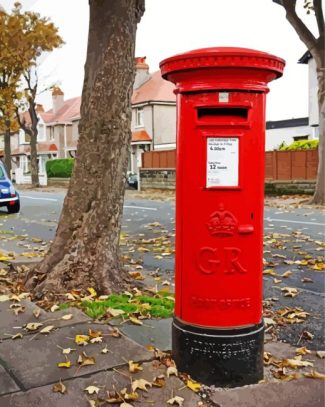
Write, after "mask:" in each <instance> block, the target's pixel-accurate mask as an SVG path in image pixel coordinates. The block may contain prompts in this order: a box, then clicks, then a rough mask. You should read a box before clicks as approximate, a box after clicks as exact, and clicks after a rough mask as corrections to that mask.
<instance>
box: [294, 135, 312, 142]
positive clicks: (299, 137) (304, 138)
mask: <svg viewBox="0 0 325 407" xmlns="http://www.w3.org/2000/svg"><path fill="white" fill-rule="evenodd" d="M293 140H294V141H300V140H308V136H297V137H294V138H293Z"/></svg>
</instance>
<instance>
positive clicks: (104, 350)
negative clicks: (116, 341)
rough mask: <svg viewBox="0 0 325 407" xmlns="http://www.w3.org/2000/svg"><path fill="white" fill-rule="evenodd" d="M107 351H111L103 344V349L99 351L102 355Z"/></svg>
mask: <svg viewBox="0 0 325 407" xmlns="http://www.w3.org/2000/svg"><path fill="white" fill-rule="evenodd" d="M108 352H110V353H112V352H111V351H110V350H109V349H108V348H107V346H105V348H103V349H102V350H101V351H100V353H103V354H104V355H105V354H106V353H108Z"/></svg>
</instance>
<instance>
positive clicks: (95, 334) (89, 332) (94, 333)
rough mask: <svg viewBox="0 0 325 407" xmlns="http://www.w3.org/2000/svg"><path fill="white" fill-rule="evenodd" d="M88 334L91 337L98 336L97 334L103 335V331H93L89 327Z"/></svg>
mask: <svg viewBox="0 0 325 407" xmlns="http://www.w3.org/2000/svg"><path fill="white" fill-rule="evenodd" d="M88 334H89V336H90V337H91V338H98V337H99V336H103V333H102V332H101V331H94V330H93V329H89V330H88Z"/></svg>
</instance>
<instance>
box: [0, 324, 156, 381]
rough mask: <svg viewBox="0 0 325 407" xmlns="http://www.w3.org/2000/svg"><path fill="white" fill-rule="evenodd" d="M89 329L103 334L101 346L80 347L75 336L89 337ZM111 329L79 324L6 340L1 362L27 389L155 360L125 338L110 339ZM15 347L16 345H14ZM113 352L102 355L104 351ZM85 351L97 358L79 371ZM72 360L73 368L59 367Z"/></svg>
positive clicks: (1, 347) (1, 351) (1, 345)
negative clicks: (65, 351) (80, 357)
mask: <svg viewBox="0 0 325 407" xmlns="http://www.w3.org/2000/svg"><path fill="white" fill-rule="evenodd" d="M89 329H92V330H95V331H101V332H102V335H103V341H102V343H95V344H89V345H87V346H78V345H77V344H76V343H75V341H74V339H75V336H76V335H87V334H88V331H89ZM111 329H112V328H111V327H109V326H107V325H101V324H87V323H84V324H80V325H76V326H68V327H63V328H59V329H58V330H56V331H55V332H53V333H50V334H48V335H43V334H39V335H37V336H36V337H34V336H31V335H29V336H25V337H24V338H23V339H19V340H15V341H14V342H13V341H11V340H10V341H4V342H3V343H1V344H0V360H1V359H2V360H3V361H5V364H6V366H7V367H8V369H9V370H10V372H11V374H12V375H13V377H15V378H17V380H18V381H19V382H20V383H22V385H23V386H24V388H25V389H29V388H31V387H38V386H42V385H45V384H48V383H54V382H56V381H59V379H60V378H61V379H62V380H65V379H67V378H72V377H77V376H83V375H87V374H90V373H93V372H98V371H101V370H106V369H110V368H113V367H116V366H120V365H123V364H125V363H126V361H127V360H129V359H132V360H134V361H145V360H150V359H151V358H152V353H150V352H148V351H147V350H146V349H145V348H143V347H142V346H140V345H138V344H137V343H135V342H134V341H132V340H131V339H129V338H127V337H125V336H124V335H123V336H121V337H119V338H115V337H112V336H110V334H111ZM13 345H14V346H13ZM106 346H107V348H108V349H109V351H110V352H108V353H106V354H102V353H101V350H102V349H103V348H105V347H106ZM65 348H74V349H76V351H74V352H72V353H71V354H68V355H64V354H62V349H65ZM82 352H85V353H86V354H87V356H89V357H95V361H96V363H95V364H93V365H89V366H84V367H81V368H80V365H79V364H78V363H77V360H78V357H79V355H80V354H81V353H82ZM65 356H67V358H68V359H69V360H70V361H71V363H72V366H71V367H70V368H59V367H58V366H57V364H58V363H59V362H65V361H66V357H65Z"/></svg>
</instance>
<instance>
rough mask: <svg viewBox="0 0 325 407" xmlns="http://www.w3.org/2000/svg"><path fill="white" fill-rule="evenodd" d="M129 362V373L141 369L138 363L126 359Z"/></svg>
mask: <svg viewBox="0 0 325 407" xmlns="http://www.w3.org/2000/svg"><path fill="white" fill-rule="evenodd" d="M128 364H129V372H130V373H137V372H140V371H141V370H143V367H141V366H140V365H139V363H134V362H133V360H129V361H128Z"/></svg>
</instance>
